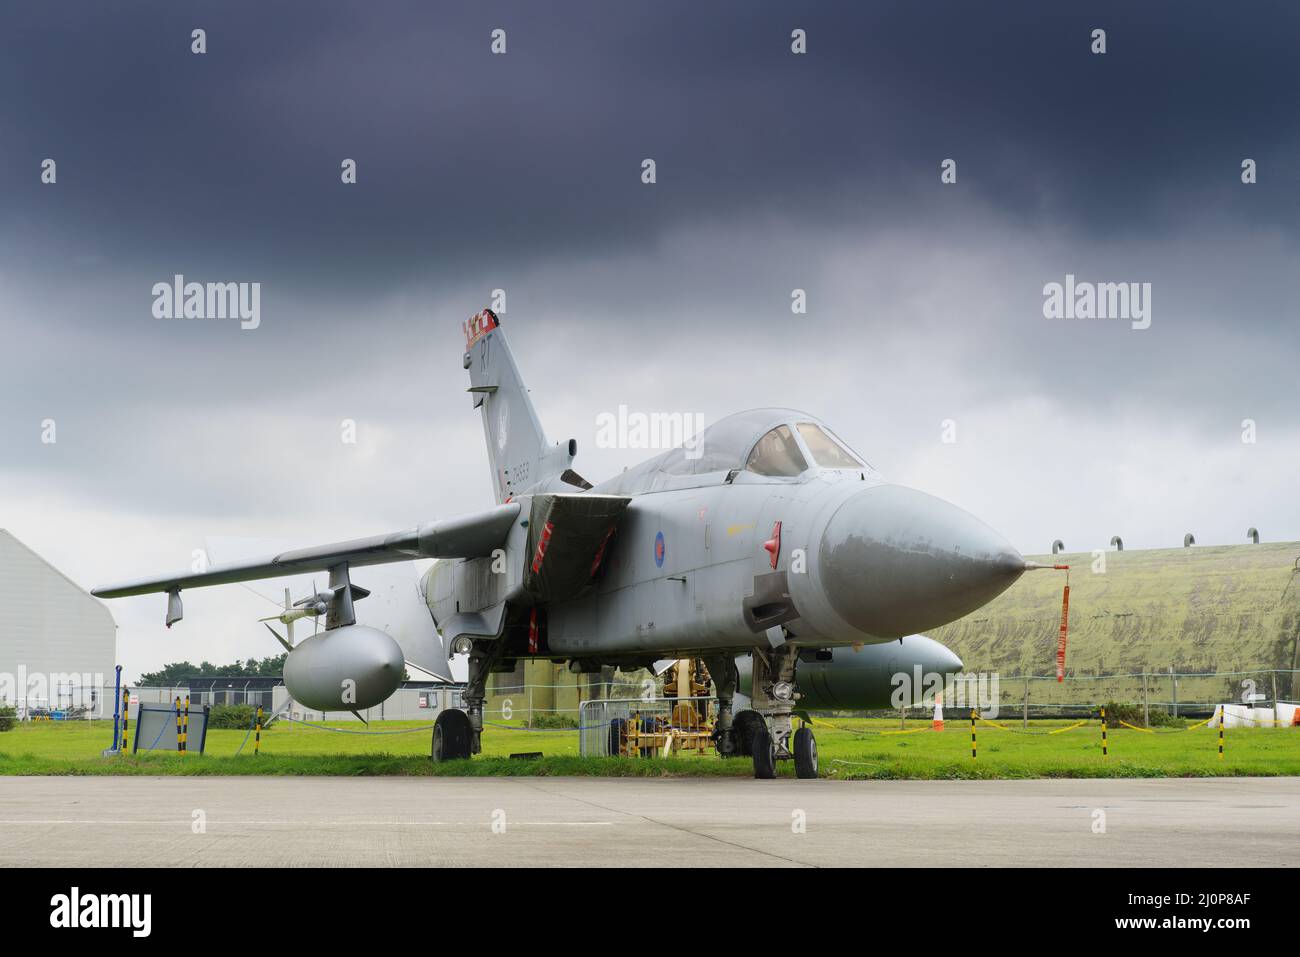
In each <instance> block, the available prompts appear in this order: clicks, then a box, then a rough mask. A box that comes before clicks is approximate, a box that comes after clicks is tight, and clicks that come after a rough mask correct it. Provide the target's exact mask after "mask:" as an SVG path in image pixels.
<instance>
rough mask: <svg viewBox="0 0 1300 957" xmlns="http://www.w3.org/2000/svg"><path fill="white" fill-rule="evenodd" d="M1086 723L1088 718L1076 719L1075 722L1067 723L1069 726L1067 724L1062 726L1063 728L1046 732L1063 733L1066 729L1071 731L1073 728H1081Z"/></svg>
mask: <svg viewBox="0 0 1300 957" xmlns="http://www.w3.org/2000/svg"><path fill="white" fill-rule="evenodd" d="M1087 723H1088V719H1087V718H1085V719H1084V720H1082V721H1076V722H1074V724H1072V725H1069V726H1067V727H1064V728H1057V729H1056V730H1055V731H1049V732H1047V733H1048V734H1063V733H1065V732H1066V731H1073V730H1074V729H1075V728H1081V727H1083V726H1084V725H1085V724H1087Z"/></svg>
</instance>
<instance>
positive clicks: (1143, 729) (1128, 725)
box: [1115, 718, 1155, 734]
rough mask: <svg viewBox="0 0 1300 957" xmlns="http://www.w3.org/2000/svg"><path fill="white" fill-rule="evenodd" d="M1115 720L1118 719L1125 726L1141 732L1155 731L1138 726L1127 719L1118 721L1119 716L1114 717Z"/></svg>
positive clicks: (1151, 732) (1152, 732) (1149, 732)
mask: <svg viewBox="0 0 1300 957" xmlns="http://www.w3.org/2000/svg"><path fill="white" fill-rule="evenodd" d="M1115 720H1116V721H1119V723H1120V724H1122V725H1124V727H1126V728H1132V729H1133V730H1134V731H1141V732H1142V733H1143V734H1155V732H1154V731H1152V730H1151V729H1150V728H1139V727H1138V726H1137V725H1136V724H1129V723H1128V722H1127V721H1120V719H1119V718H1116V719H1115Z"/></svg>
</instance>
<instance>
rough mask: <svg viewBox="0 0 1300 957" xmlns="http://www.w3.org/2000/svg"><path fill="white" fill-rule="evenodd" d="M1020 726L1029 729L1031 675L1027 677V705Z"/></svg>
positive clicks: (1022, 713)
mask: <svg viewBox="0 0 1300 957" xmlns="http://www.w3.org/2000/svg"><path fill="white" fill-rule="evenodd" d="M1020 726H1021V727H1022V728H1024V729H1025V730H1028V729H1029V675H1025V704H1024V708H1023V710H1022V712H1021V715H1020Z"/></svg>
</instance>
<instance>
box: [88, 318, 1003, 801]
mask: <svg viewBox="0 0 1300 957" xmlns="http://www.w3.org/2000/svg"><path fill="white" fill-rule="evenodd" d="M464 331H465V335H466V347H465V353H464V367H465V369H466V371H467V372H468V374H469V380H470V387H469V392H470V394H471V396H472V398H473V403H474V407H475V408H477V409H479V410H480V412H481V414H482V420H483V431H484V435H485V437H486V440H487V448H488V458H489V461H490V464H491V468H492V486H493V491H494V493H495V497H496V504H495V505H494V506H493V507H491V508H488V509H485V510H484V511H481V512H478V513H475V514H471V515H464V516H460V517H457V518H449V519H443V520H440V521H433V522H430V523H427V524H423V525H419V526H416V527H414V528H410V529H407V530H405V531H399V532H393V533H390V534H387V535H377V536H374V537H372V538H365V539H359V540H356V541H349V542H340V543H337V544H332V545H323V546H317V547H314V548H305V549H301V550H298V551H290V552H284V553H281V554H279V555H275V556H271V557H268V558H266V559H263V560H260V561H254V562H246V563H237V564H230V565H224V566H220V567H212V568H210V569H208V570H207V571H204V572H201V573H188V572H187V573H182V574H177V575H171V576H165V577H161V578H148V579H144V580H141V581H134V582H127V583H124V584H120V585H113V586H109V587H105V588H98V589H96V590H95V591H94V594H96V595H98V596H100V597H104V598H118V597H123V596H129V595H142V594H146V593H150V592H157V593H166V594H167V595H168V604H167V623H168V625H169V626H170V625H171V624H173V623H174V622H176V621H179V620H180V619H181V617H182V614H183V609H182V605H181V592H182V590H183V589H186V588H194V587H200V586H205V585H219V584H226V583H231V582H241V581H249V580H253V579H259V578H277V577H284V576H289V575H296V574H301V573H304V572H325V573H328V575H329V586H328V588H326V589H324V590H323V591H319V592H317V593H316V594H314V595H312V596H310V597H309V598H307V599H303V600H302V601H301V602H299V604H298V607H299V608H302V609H305V610H306V611H307V612H308V613H309V614H313V615H320V616H323V617H324V618H325V621H326V628H325V630H324V631H323V632H321V633H320V634H318V635H315V636H313V637H311V638H307V639H305V640H303V641H301V642H299V643H298V644H297V645H296V646H294V647H293V648H292V650H291V651H290V652H289V660H288V663H287V664H286V667H285V683H286V685H287V686H288V690H289V692H290V694H291V695H293V696H294V697H295V699H297V700H299V701H300V702H302V703H304V704H306V705H307V706H309V707H314V708H318V709H321V710H344V709H358V710H360V709H365V708H368V707H373V706H374V705H376V704H378V703H379V702H380V701H382V700H384V699H385V698H387V697H388V696H389V695H390V694H392V692H393V691H394V690H395V689H396V687H397V685H398V684H399V683H400V681H401V675H402V671H403V665H404V662H405V661H411V662H413V663H414V664H416V665H417V666H419V667H421V668H424V669H425V670H428V671H432V672H434V673H440V672H443V671H445V662H446V656H447V655H448V654H464V655H468V660H469V678H468V686H467V688H466V690H465V692H464V694H463V700H464V703H465V708H464V710H448V711H444V712H442V713H441V714H439V715H438V718H437V720H436V724H435V728H434V731H433V745H432V755H433V757H434V759H436V760H446V759H454V758H467V757H469V756H470V755H471V754H475V753H478V751H479V750H480V736H481V734H482V730H483V705H484V700H485V692H486V684H487V678H488V675H489V674H490V673H491V672H492V671H494V670H496V671H506V670H510V669H512V668H513V667H514V664H515V662H516V661H517V660H518V659H520V658H545V659H550V660H554V661H563V662H568V663H569V666H570V668H571V669H572V670H574V671H575V672H593V671H596V670H598V669H600V668H601V667H602V666H607V665H614V666H619V667H623V668H638V667H649V666H651V665H653V663H654V662H655V661H657V660H661V659H665V658H683V657H699V658H703V659H704V660H705V661H706V663H707V665H708V668H709V671H710V673H711V675H712V676H713V679H714V684H715V687H716V692H717V697H718V717H717V722H716V730H715V736H716V738H717V749H718V751H719V753H721V754H722V755H723V756H724V757H726V756H733V755H746V756H749V757H751V758H752V760H753V765H754V773H755V776H756V777H760V778H770V777H773V776H774V774H775V767H776V762H777V761H778V760H781V759H786V758H793V759H794V761H795V769H796V773H797V775H798V776H799V777H812V776H815V775H816V773H817V751H816V742H815V741H814V739H813V734H812V730H811V728H809V727H807V726H802V727H800V728H799V729H798V730H797V731H796V730H794V728H793V724H794V720H793V718H794V716H795V714H796V712H798V711H799V710H800V704H799V702H800V695H801V690H800V679H799V672H800V666H801V663H803V664H804V666H805V670H806V671H807V672H809V674H810V675H817V676H820V677H818V679H817V681H818V687H819V688H822V696H824V695H825V690H826V688H830V687H832V685H831V684H826V681H827V679H826V675H827V673H828V669H830V672H831V673H833V672H839V673H840V679H841V680H840V681H839V683H838V684H836V685H833V686H834V687H838V688H840V689H841V693H839V695H838V697H837V698H835V700H847V699H848V698H854V697H858V698H861V699H863V700H872V701H875V700H882V699H884V698H887V697H888V692H887V683H888V677H889V674H890V672H891V671H893V672H894V673H900V672H901V673H908V672H910V671H911V670H912V669H913V667H914V666H921V667H924V668H926V669H927V670H934V671H937V672H939V673H942V674H948V673H951V672H953V671H956V670H958V669H959V668H960V666H961V663H960V661H958V660H957V659H956V657H955V656H954V655H952V654H951V653H950V652H949V651H948V650H947V649H945V648H943V646H942V645H938V644H937V643H936V642H933V641H930V640H929V639H924V638H921V637H920V636H919V635H918V633H919V632H922V631H924V630H926V629H929V628H934V627H936V626H939V625H943V624H946V623H947V622H950V621H954V620H955V619H957V618H960V617H962V616H963V615H966V614H968V613H969V612H971V611H973V610H975V609H976V608H979V607H980V606H981V605H983V604H985V603H986V602H988V601H989V600H990V599H992V598H994V597H995V596H996V595H998V594H1000V593H1001V592H1002V591H1004V590H1005V589H1006V588H1007V587H1008V586H1010V585H1011V584H1012V582H1014V581H1015V580H1016V579H1017V578H1018V577H1019V576H1020V575H1021V573H1022V572H1024V571H1025V570H1026V567H1027V565H1026V563H1025V561H1024V559H1023V558H1022V557H1021V556H1020V554H1019V553H1018V552H1017V551H1016V550H1015V549H1014V548H1013V547H1011V545H1009V544H1008V543H1007V542H1006V541H1005V540H1004V539H1003V538H1002V537H1001V536H1000V535H998V534H997V533H996V532H994V531H993V530H992V529H991V528H989V527H988V526H987V525H985V524H984V523H983V522H981V521H979V520H978V519H976V518H975V517H974V516H972V515H970V514H968V513H966V512H964V511H962V510H961V509H958V508H956V507H955V506H953V505H950V504H948V503H947V502H944V501H942V500H940V499H938V498H934V497H932V496H930V495H926V494H925V493H923V492H919V491H916V490H914V489H910V488H905V487H903V486H900V485H893V484H890V483H888V482H886V481H884V479H882V478H881V476H880V475H879V474H878V473H877V472H876V470H875V469H873V468H872V467H871V466H870V465H868V464H867V463H866V461H864V460H863V459H862V458H861V457H860V456H859V455H857V454H856V453H855V452H854V451H852V450H851V449H850V448H849V447H848V446H847V445H846V444H845V443H844V442H843V441H842V440H841V439H840V438H839V437H838V436H837V435H836V434H835V433H834V432H833V431H831V429H830V428H829V427H828V426H827V425H826V424H824V423H823V422H821V421H819V420H818V419H816V418H815V417H814V416H811V415H807V414H805V413H803V412H797V411H794V410H792V409H755V410H752V411H749V412H741V413H738V414H736V415H732V416H729V417H727V418H724V419H722V420H720V421H718V422H716V423H715V424H713V425H712V426H710V427H708V428H707V429H705V430H703V431H702V432H701V433H700V434H699V435H698V436H696V437H695V438H694V439H693V440H691V441H688V442H687V443H685V444H684V445H683V446H680V447H678V448H674V449H671V450H669V451H667V452H664V453H663V454H661V455H657V456H655V457H654V458H652V459H650V460H648V461H646V462H644V463H642V464H641V465H639V466H637V467H635V468H632V469H629V470H627V471H625V472H623V473H622V474H620V475H618V476H617V477H616V478H613V479H611V480H609V481H607V482H604V483H602V484H600V485H596V486H592V485H591V484H590V483H589V482H587V481H586V480H584V479H583V478H582V477H581V476H579V475H578V474H577V473H576V472H575V471H574V470H573V459H574V456H575V455H576V453H577V446H576V443H575V442H574V441H573V440H569V441H567V442H562V443H558V444H551V443H549V442H548V441H547V439H546V437H545V434H544V432H543V431H542V426H541V422H540V421H539V419H538V416H537V413H536V411H535V409H534V408H533V404H532V401H531V400H530V398H529V396H528V392H527V391H526V390H525V389H524V386H523V382H522V379H521V377H520V374H519V369H518V366H517V365H516V364H515V360H514V357H513V355H512V354H511V351H510V348H509V347H508V345H507V344H506V339H505V333H504V331H503V330H502V328H501V324H500V320H499V319H498V317H497V316H496V315H495V314H494V313H493V312H492V311H491V310H484V311H483V312H481V313H479V314H478V315H476V316H474V317H473V318H472V319H471V320H470V321H469V322H468V323H466V324H465V327H464ZM420 558H434V559H437V560H438V561H436V562H435V563H434V564H433V566H432V567H431V568H430V569H429V571H428V572H427V573H426V574H425V575H424V577H423V578H422V579H421V580H420V584H419V587H418V589H412V592H411V594H410V596H409V601H411V602H419V603H421V604H422V606H423V607H422V608H421V613H422V614H423V615H424V616H425V620H426V623H427V627H426V628H424V629H417V630H415V631H411V630H410V629H408V630H407V631H406V633H405V634H404V635H401V636H399V638H400V639H401V641H400V643H399V641H398V640H395V639H394V638H393V637H391V636H390V635H389V634H388V633H387V632H386V631H385V630H383V629H382V628H377V627H373V626H370V625H366V624H362V623H359V622H358V619H357V610H356V608H355V607H354V606H355V604H356V603H357V602H359V601H360V599H362V598H364V597H365V596H366V595H368V594H369V592H368V591H367V590H366V589H365V588H363V587H362V586H360V585H358V584H353V582H352V578H353V576H354V575H355V576H357V577H358V578H364V576H365V569H366V568H367V567H368V566H372V565H376V564H381V563H386V562H403V561H410V560H414V559H420ZM886 643H892V644H891V646H890V649H889V650H888V651H885V649H884V648H880V649H878V650H875V651H874V652H873V647H872V646H879V645H884V644H886ZM850 648H860V649H862V651H863V652H864V653H865V656H864V658H863V659H862V661H861V663H860V664H859V666H856V667H855V662H853V661H852V658H853V653H852V652H851V651H850V650H848V649H850ZM836 649H839V650H838V651H836ZM742 656H743V657H748V658H749V659H750V660H749V662H748V663H747V667H746V669H745V671H746V690H747V691H748V694H749V697H750V698H751V700H752V708H751V709H750V710H747V711H745V712H744V713H743V714H742V715H733V705H732V702H733V698H734V696H735V695H736V693H737V687H738V683H739V673H738V669H737V667H736V659H737V658H738V657H742ZM840 659H844V666H843V668H840V666H839V665H838V664H837V662H838V661H839V660H840ZM855 675H857V676H859V677H860V678H861V680H862V681H864V682H867V683H868V684H869V685H870V687H864V686H863V685H862V684H861V682H859V683H858V685H856V686H855V685H854V680H855V679H854V676H855ZM845 687H848V688H850V689H853V688H855V687H856V691H853V690H851V691H850V692H847V693H846V692H844V691H843V689H844V688H845ZM807 693H808V695H809V696H811V697H812V698H816V697H818V693H817V689H816V688H813V687H811V686H810V687H808V688H807ZM846 695H847V697H846ZM832 697H834V696H832ZM828 700H829V699H828Z"/></svg>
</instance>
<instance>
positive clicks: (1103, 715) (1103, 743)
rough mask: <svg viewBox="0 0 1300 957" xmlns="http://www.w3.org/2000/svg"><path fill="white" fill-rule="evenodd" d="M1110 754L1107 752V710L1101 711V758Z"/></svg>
mask: <svg viewBox="0 0 1300 957" xmlns="http://www.w3.org/2000/svg"><path fill="white" fill-rule="evenodd" d="M1109 753H1110V752H1109V751H1107V750H1106V709H1105V708H1102V709H1101V756H1102V757H1103V758H1104V757H1106V756H1107V755H1108V754H1109Z"/></svg>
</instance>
